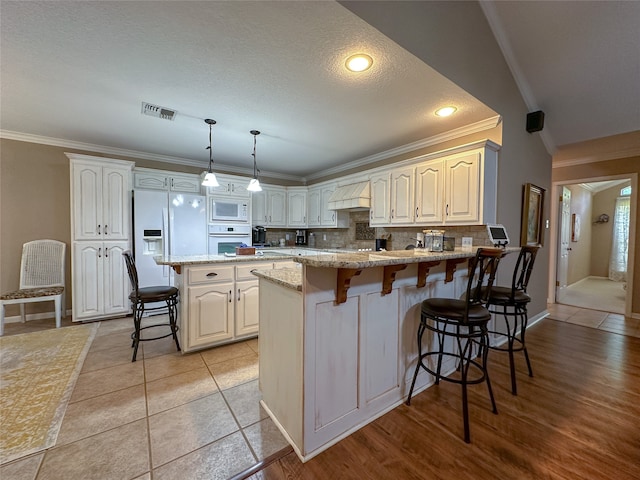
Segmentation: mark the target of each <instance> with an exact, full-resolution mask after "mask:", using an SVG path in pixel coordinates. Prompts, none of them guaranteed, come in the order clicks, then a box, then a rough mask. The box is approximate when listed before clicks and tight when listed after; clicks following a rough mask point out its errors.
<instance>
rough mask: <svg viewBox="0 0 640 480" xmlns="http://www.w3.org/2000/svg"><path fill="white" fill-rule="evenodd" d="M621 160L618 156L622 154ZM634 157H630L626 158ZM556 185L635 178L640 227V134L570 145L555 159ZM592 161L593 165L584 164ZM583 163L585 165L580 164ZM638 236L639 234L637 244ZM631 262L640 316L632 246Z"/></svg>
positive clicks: (637, 259) (635, 218)
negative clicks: (639, 196)
mask: <svg viewBox="0 0 640 480" xmlns="http://www.w3.org/2000/svg"><path fill="white" fill-rule="evenodd" d="M618 153H619V155H620V156H616V154H618ZM626 154H630V156H624V155H626ZM556 158H557V161H558V165H557V166H554V168H553V177H552V180H553V183H554V184H555V183H558V184H568V183H578V182H582V181H585V180H587V179H595V180H604V179H606V178H608V177H612V176H614V177H618V178H624V177H629V178H631V186H632V188H633V190H634V191H633V192H632V195H631V222H632V228H636V231H637V227H635V226H637V225H640V209H639V208H638V205H637V198H638V192H637V190H638V183H637V181H638V174H640V131H638V132H630V133H629V134H625V135H617V136H615V137H608V138H604V139H596V140H592V141H589V142H581V143H578V144H574V145H567V146H565V147H563V148H561V149H559V150H558V153H557V155H554V163H555V162H556ZM585 161H588V162H589V163H584V162H585ZM577 162H581V163H577ZM637 241H638V236H637V233H636V243H637ZM629 247H630V249H629V262H630V263H631V264H632V265H633V284H632V285H633V288H632V290H631V291H632V293H631V295H632V299H631V312H632V314H633V315H634V316H639V315H640V254H638V252H635V250H637V249H634V251H633V252H632V251H631V248H632V247H634V245H630V246H629Z"/></svg>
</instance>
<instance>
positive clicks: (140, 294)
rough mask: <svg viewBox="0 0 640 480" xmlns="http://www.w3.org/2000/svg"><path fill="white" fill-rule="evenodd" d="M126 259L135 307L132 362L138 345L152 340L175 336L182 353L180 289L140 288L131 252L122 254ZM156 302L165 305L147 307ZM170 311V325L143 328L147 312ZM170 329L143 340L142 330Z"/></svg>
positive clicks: (134, 359)
mask: <svg viewBox="0 0 640 480" xmlns="http://www.w3.org/2000/svg"><path fill="white" fill-rule="evenodd" d="M122 256H123V257H124V260H125V263H126V264H127V272H129V280H131V287H132V288H133V291H132V292H131V295H129V299H130V300H131V305H132V307H133V325H134V331H133V333H132V334H131V340H132V343H131V347H132V348H133V358H132V359H131V361H132V362H135V361H136V355H137V354H138V345H139V344H140V342H147V341H150V340H159V339H161V338H166V337H169V336H173V339H174V340H175V342H176V347H177V349H178V351H180V343H179V342H178V335H177V332H178V325H177V319H178V289H177V288H176V287H171V286H169V285H159V286H155V287H143V288H139V287H138V271H137V269H136V264H135V262H134V261H133V255H132V254H131V251H130V250H127V251H125V252H123V253H122ZM156 302H164V303H165V304H164V305H161V306H159V307H147V306H146V305H147V304H150V303H156ZM164 309H167V310H168V314H169V323H161V324H156V325H148V326H146V327H142V326H141V325H142V316H143V314H144V313H145V312H151V311H159V310H164ZM167 326H168V327H169V328H170V330H171V331H170V332H169V333H167V334H166V335H160V336H157V337H151V338H142V330H146V329H147V328H158V327H167Z"/></svg>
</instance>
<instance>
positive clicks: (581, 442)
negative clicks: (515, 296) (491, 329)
mask: <svg viewBox="0 0 640 480" xmlns="http://www.w3.org/2000/svg"><path fill="white" fill-rule="evenodd" d="M527 345H528V349H529V354H530V356H531V362H532V366H533V371H534V377H533V378H531V377H528V376H527V374H526V365H525V362H524V358H522V356H521V355H517V356H516V362H517V367H518V377H517V380H518V396H517V397H516V396H512V395H511V393H510V383H509V369H508V360H507V355H506V354H500V353H499V352H493V351H492V352H491V353H490V374H491V380H492V384H493V388H494V393H495V395H496V402H497V403H498V411H499V414H498V415H494V414H492V413H491V409H490V403H489V399H488V395H487V391H486V387H485V386H484V385H478V386H475V387H471V388H470V393H469V412H470V420H471V444H469V445H467V444H465V443H464V440H463V438H462V416H461V403H460V402H461V394H460V387H459V386H458V385H452V384H448V383H446V382H444V383H441V384H440V385H439V386H435V387H431V388H429V389H427V390H426V391H424V392H422V393H420V394H419V395H417V396H415V397H414V398H413V399H412V401H411V406H410V407H408V406H406V405H402V406H400V407H398V408H396V409H394V410H393V411H391V412H389V413H388V414H386V415H384V416H383V417H381V418H379V419H377V420H376V421H374V422H373V423H371V424H369V425H367V426H366V427H364V428H362V429H360V430H359V431H358V432H356V433H354V434H352V435H350V436H349V437H347V438H346V439H344V440H343V441H341V442H339V443H338V444H336V445H334V446H333V447H331V448H330V449H328V450H327V451H325V452H323V453H321V454H320V455H318V456H317V457H315V458H313V459H312V460H310V461H308V462H306V463H304V464H303V463H301V462H300V460H299V459H298V458H297V457H296V455H295V453H290V454H288V455H286V456H284V457H282V458H280V459H279V460H276V461H274V462H273V463H271V464H270V465H268V466H267V467H266V468H264V469H263V470H261V471H259V472H257V473H254V474H253V475H251V476H250V477H248V478H249V479H251V480H284V479H287V480H297V479H301V480H302V479H304V480H306V479H336V480H338V479H340V480H345V479H354V480H355V479H357V480H366V479H397V480H405V479H407V480H408V479H456V480H457V479H474V480H481V479H492V480H493V479H498V478H499V479H589V480H592V479H593V480H596V479H603V480H604V479H615V480H626V479H638V478H640V338H634V337H628V336H624V335H619V334H616V333H609V332H605V331H601V330H596V329H593V328H587V327H583V326H579V325H573V324H569V323H564V322H559V321H555V320H551V319H545V320H543V321H541V322H539V323H538V324H536V325H534V326H532V327H530V329H529V330H528V331H527Z"/></svg>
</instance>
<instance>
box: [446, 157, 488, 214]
mask: <svg viewBox="0 0 640 480" xmlns="http://www.w3.org/2000/svg"><path fill="white" fill-rule="evenodd" d="M479 172H480V154H479V153H470V154H465V155H460V156H456V157H453V158H449V159H447V160H446V161H445V223H451V224H459V223H477V222H478V221H479V211H480V175H479Z"/></svg>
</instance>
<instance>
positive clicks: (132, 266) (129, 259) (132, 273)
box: [122, 250, 138, 297]
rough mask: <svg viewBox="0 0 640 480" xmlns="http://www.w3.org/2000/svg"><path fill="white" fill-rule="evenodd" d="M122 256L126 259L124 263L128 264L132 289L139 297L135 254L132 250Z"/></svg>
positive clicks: (126, 251)
mask: <svg viewBox="0 0 640 480" xmlns="http://www.w3.org/2000/svg"><path fill="white" fill-rule="evenodd" d="M122 256H123V257H124V262H125V263H126V264H127V273H128V274H129V281H130V282H131V288H133V291H134V293H135V295H136V297H137V296H138V270H137V269H136V263H135V262H134V260H133V254H132V253H131V250H125V251H124V252H122Z"/></svg>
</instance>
